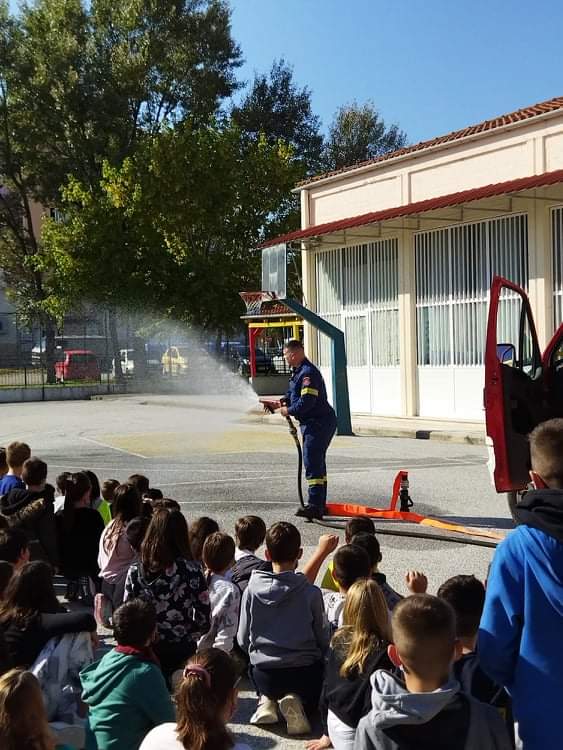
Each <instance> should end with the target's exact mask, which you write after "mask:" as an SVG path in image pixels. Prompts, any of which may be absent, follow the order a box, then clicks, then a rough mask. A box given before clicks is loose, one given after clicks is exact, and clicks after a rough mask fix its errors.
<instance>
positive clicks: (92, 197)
mask: <svg viewBox="0 0 563 750" xmlns="http://www.w3.org/2000/svg"><path fill="white" fill-rule="evenodd" d="M239 64H240V51H239V49H238V47H237V45H236V44H235V43H234V41H233V40H232V38H231V35H230V15H229V9H228V6H227V4H226V3H225V2H223V0H172V1H171V0H122V2H119V3H116V2H114V1H111V2H110V0H92V2H89V3H86V2H81V0H36V2H34V3H32V4H30V5H23V6H22V8H21V10H20V12H19V14H18V15H17V16H13V17H11V16H10V15H9V11H8V5H7V2H6V0H2V3H1V4H0V183H1V184H2V186H3V190H2V195H1V196H0V264H1V266H2V268H3V271H4V277H5V281H6V283H7V285H8V290H9V293H10V296H11V298H12V299H13V301H14V302H15V303H16V304H17V306H18V308H19V310H20V312H21V313H23V314H24V315H25V316H26V317H27V318H28V319H34V318H36V317H37V315H38V314H43V313H47V314H56V315H62V314H63V312H64V311H65V310H67V309H69V308H70V307H72V306H73V305H76V304H77V303H78V302H80V299H81V298H77V297H76V295H73V294H71V293H70V292H69V291H66V290H65V289H64V288H63V287H62V286H61V284H60V282H59V279H57V278H55V273H54V269H56V272H57V273H59V272H60V271H61V269H63V270H64V271H65V272H70V271H72V274H71V275H72V276H73V278H75V277H77V275H78V274H79V272H80V263H79V261H78V259H77V255H76V254H73V252H72V248H71V247H70V245H67V246H68V254H67V256H66V257H63V253H64V247H65V245H64V243H62V242H61V243H60V244H59V245H58V247H57V250H56V254H57V263H56V265H55V266H54V267H53V268H52V267H51V265H50V261H51V260H52V258H53V249H52V248H49V252H48V253H45V251H44V248H43V244H42V243H43V240H42V237H41V223H40V221H39V217H38V216H37V217H36V218H37V220H35V221H32V213H33V212H35V214H38V209H37V205H36V203H37V202H39V203H40V204H41V205H42V206H43V207H44V208H45V209H47V210H48V208H49V207H50V206H52V207H60V205H61V202H62V200H63V198H64V200H66V201H71V200H72V199H73V197H74V199H76V200H77V203H76V205H75V206H74V208H75V209H76V207H77V206H82V208H83V210H84V212H85V216H84V217H83V219H82V221H83V223H84V226H87V225H88V220H89V218H91V216H92V215H94V214H95V215H96V216H97V219H98V221H99V223H100V228H99V231H98V232H97V237H98V240H99V239H100V238H101V236H102V237H103V234H104V232H105V233H106V239H107V241H108V243H109V247H111V248H112V249H113V251H114V252H115V254H116V261H115V262H114V265H115V267H116V270H117V271H119V273H121V274H123V275H125V276H128V275H129V272H130V271H131V269H132V268H133V270H134V264H135V262H136V259H135V255H134V253H133V254H132V255H130V256H129V257H128V255H127V254H128V252H129V250H130V246H129V245H128V242H129V241H130V240H129V237H130V232H129V231H128V227H127V225H126V224H123V219H122V217H121V216H120V215H119V212H118V211H117V209H116V208H114V207H113V205H112V204H111V202H110V201H109V199H108V197H107V195H106V193H105V191H104V187H103V186H104V181H106V180H107V177H106V176H105V175H104V174H103V169H104V165H105V164H107V165H111V166H113V167H115V168H116V169H121V167H122V164H124V163H126V160H127V159H128V158H129V157H131V156H132V155H134V154H135V153H136V151H137V148H138V145H139V143H142V142H143V141H144V140H145V139H146V138H150V137H155V136H156V135H158V134H159V133H160V132H162V131H163V130H166V129H167V128H169V127H171V126H172V125H174V124H176V123H181V122H182V121H183V120H185V119H186V118H188V117H189V118H192V119H194V120H196V121H197V120H199V121H205V120H206V119H207V118H208V117H209V116H212V115H213V113H215V112H216V111H217V109H218V107H219V106H220V103H221V102H222V101H223V99H224V98H225V97H228V96H230V95H231V94H232V93H233V91H234V90H235V88H236V86H237V84H236V81H235V75H234V71H235V69H236V67H237V66H238V65H239ZM65 186H66V188H65ZM80 191H82V192H80ZM86 196H87V200H86ZM98 199H99V200H100V201H101V202H100V204H99V205H93V203H94V202H95V201H96V200H98ZM106 211H107V216H106V215H105V213H104V212H106ZM102 227H103V229H102ZM62 231H63V230H62V229H61V233H62ZM73 231H76V227H75V228H74V229H73ZM120 240H122V241H123V244H122V245H120V246H119V241H120ZM118 246H119V247H118ZM98 250H99V244H95V243H93V244H92V245H91V246H90V252H91V253H93V254H96V253H97V252H98ZM83 252H84V253H85V252H86V250H85V249H84V248H83ZM80 261H84V257H81V258H80ZM90 265H92V264H91V263H87V262H84V268H85V269H86V270H85V272H86V273H88V272H89V267H90ZM102 276H103V275H100V274H97V275H94V276H87V277H86V279H85V281H88V284H86V283H81V284H80V285H79V288H80V289H82V290H84V289H85V287H86V286H87V287H88V298H89V299H94V300H97V299H99V298H100V297H103V298H104V299H109V298H110V297H111V294H112V292H111V291H110V289H111V286H112V285H109V287H110V289H108V284H107V282H106V283H105V285H104V286H103V287H102V288H99V287H98V288H96V285H95V284H96V283H98V281H100V280H101V278H102ZM115 286H116V285H114V286H113V291H114V292H115ZM113 301H114V303H115V302H116V301H117V300H116V299H115V298H113Z"/></svg>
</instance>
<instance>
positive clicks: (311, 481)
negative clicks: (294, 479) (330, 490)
mask: <svg viewBox="0 0 563 750" xmlns="http://www.w3.org/2000/svg"><path fill="white" fill-rule="evenodd" d="M307 484H308V485H309V487H314V486H315V485H317V484H326V477H318V478H317V479H307Z"/></svg>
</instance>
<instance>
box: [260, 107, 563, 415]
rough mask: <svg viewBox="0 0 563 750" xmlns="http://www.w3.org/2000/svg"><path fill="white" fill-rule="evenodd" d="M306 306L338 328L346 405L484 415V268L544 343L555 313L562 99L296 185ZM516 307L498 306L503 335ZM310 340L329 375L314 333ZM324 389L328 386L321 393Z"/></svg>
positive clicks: (562, 261) (562, 274) (560, 308)
mask: <svg viewBox="0 0 563 750" xmlns="http://www.w3.org/2000/svg"><path fill="white" fill-rule="evenodd" d="M296 190H297V191H299V192H300V194H301V224H302V229H301V230H299V231H296V232H293V233H291V234H288V235H284V236H282V237H277V238H275V239H273V240H271V241H270V242H269V243H267V244H276V243H279V242H291V243H295V245H296V246H298V247H299V246H300V247H301V248H302V250H303V253H302V263H303V284H304V297H305V300H306V304H307V305H308V306H309V307H310V308H312V309H313V310H315V311H316V312H318V313H319V314H321V315H322V316H323V317H325V318H326V319H327V320H329V321H330V322H332V323H334V324H335V325H337V326H338V327H340V328H341V329H342V330H343V331H344V332H345V336H346V345H347V357H348V378H349V388H350V397H351V407H352V411H353V412H355V413H366V414H382V415H385V414H387V415H397V416H411V415H421V416H424V417H442V418H448V417H449V418H471V419H475V418H482V416H483V412H482V388H483V355H484V345H485V324H486V317H487V303H488V290H489V286H490V281H491V278H492V276H493V275H494V274H500V275H502V276H505V277H507V278H508V279H510V280H512V281H514V282H516V283H517V284H519V285H520V286H522V287H524V288H525V289H526V290H527V291H528V294H529V297H530V302H531V305H532V309H533V313H534V316H535V320H536V324H537V327H538V335H539V339H540V343H541V344H542V345H545V343H546V342H547V340H548V339H549V338H550V337H551V334H552V332H553V330H554V328H555V326H556V325H558V324H559V323H560V322H561V321H562V320H563V97H559V98H556V99H551V100H549V101H547V102H543V103H541V104H537V105H534V106H531V107H527V108H525V109H521V110H518V111H517V112H512V113H510V114H507V115H504V116H501V117H497V118H495V119H492V120H487V121H485V122H482V123H480V124H478V125H474V126H471V127H467V128H464V129H463V130H459V131H456V132H453V133H450V134H448V135H445V136H441V137H438V138H434V139H432V140H430V141H425V142H423V143H419V144H416V145H414V146H408V147H406V148H403V149H401V150H400V151H396V152H394V153H390V154H386V155H384V156H381V157H379V158H376V159H373V160H370V161H367V162H365V163H361V164H356V165H353V166H351V167H346V168H343V169H340V170H338V171H336V172H329V173H326V174H321V175H318V176H316V177H314V178H312V179H311V180H309V181H307V182H305V183H303V184H301V185H299V186H298V187H297V188H296ZM516 314H517V311H516V307H515V306H514V305H512V306H511V304H510V301H507V303H506V314H505V317H506V321H505V327H506V336H507V337H508V336H515V335H517V331H518V321H517V320H516V318H515V315H516ZM305 342H306V348H307V350H308V352H309V353H310V355H311V356H312V357H313V359H315V360H316V361H317V362H318V363H319V364H320V366H321V368H322V369H323V372H324V374H325V376H326V377H327V378H329V377H330V368H329V367H328V365H329V348H328V346H327V344H326V340H325V339H324V337H322V336H319V335H318V334H317V333H316V332H315V331H314V330H313V329H311V327H310V326H308V325H306V327H305ZM329 392H330V388H329Z"/></svg>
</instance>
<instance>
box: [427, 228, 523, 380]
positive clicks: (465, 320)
mask: <svg viewBox="0 0 563 750" xmlns="http://www.w3.org/2000/svg"><path fill="white" fill-rule="evenodd" d="M415 258H416V312H417V343H418V364H419V366H421V367H424V366H430V367H448V366H457V367H472V366H482V365H483V362H484V342H485V329H486V320H487V304H488V298H489V289H490V285H491V279H492V277H493V275H495V274H499V275H501V276H505V277H506V278H508V279H511V280H512V281H514V282H515V283H517V284H519V285H520V286H522V287H523V288H524V289H526V288H527V286H528V221H527V216H526V215H524V214H519V215H513V216H507V217H503V218H499V219H492V220H489V221H481V222H474V223H470V224H462V225H457V226H453V227H448V228H446V229H437V230H434V231H430V232H420V233H418V234H416V235H415ZM519 305H520V303H519V300H517V299H515V298H514V295H508V296H506V298H503V299H502V300H501V314H500V324H501V325H502V327H503V331H504V329H506V335H508V334H509V333H511V332H513V331H514V330H515V329H516V328H517V326H518V315H519ZM501 340H504V339H502V338H501Z"/></svg>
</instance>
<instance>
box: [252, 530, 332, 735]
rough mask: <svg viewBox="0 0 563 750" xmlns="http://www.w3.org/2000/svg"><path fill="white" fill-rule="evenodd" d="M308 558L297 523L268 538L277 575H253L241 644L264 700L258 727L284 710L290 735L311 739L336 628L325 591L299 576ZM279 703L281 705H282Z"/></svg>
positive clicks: (269, 556) (270, 532)
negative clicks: (310, 716) (312, 715)
mask: <svg viewBox="0 0 563 750" xmlns="http://www.w3.org/2000/svg"><path fill="white" fill-rule="evenodd" d="M302 554H303V550H302V549H301V536H300V534H299V531H298V530H297V529H296V527H295V526H293V524H291V523H286V522H283V521H282V522H280V523H276V524H274V525H273V526H272V527H271V528H270V529H269V530H268V533H267V534H266V558H267V559H268V560H271V562H272V566H273V572H272V573H269V572H267V571H264V570H255V571H253V573H252V575H251V577H250V581H249V583H248V587H247V589H246V591H245V592H244V594H243V598H242V606H241V613H240V623H239V629H238V642H239V645H240V646H241V648H242V649H243V651H245V652H246V653H247V654H248V656H249V658H250V674H251V677H252V681H253V683H254V686H255V688H256V691H257V692H258V694H259V695H260V696H261V699H260V703H259V705H258V708H257V710H256V712H255V713H254V715H253V716H252V718H251V719H250V722H251V723H252V724H275V723H276V722H277V721H278V707H279V710H280V712H281V714H282V716H283V717H284V719H285V720H286V722H287V731H288V734H307V733H308V732H310V725H309V722H308V720H307V717H306V715H305V712H304V709H303V705H305V707H306V708H310V709H315V708H316V707H317V706H318V701H319V697H320V692H321V687H322V681H323V657H324V653H325V651H326V650H327V648H328V644H329V640H330V627H329V625H328V621H327V619H326V616H325V613H324V607H323V598H322V594H321V592H320V590H319V589H318V588H317V587H316V586H313V584H311V583H309V581H308V580H307V578H306V577H305V576H304V575H302V574H301V573H296V572H295V569H296V567H297V563H298V561H299V559H300V558H301V555H302ZM278 702H279V703H278Z"/></svg>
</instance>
